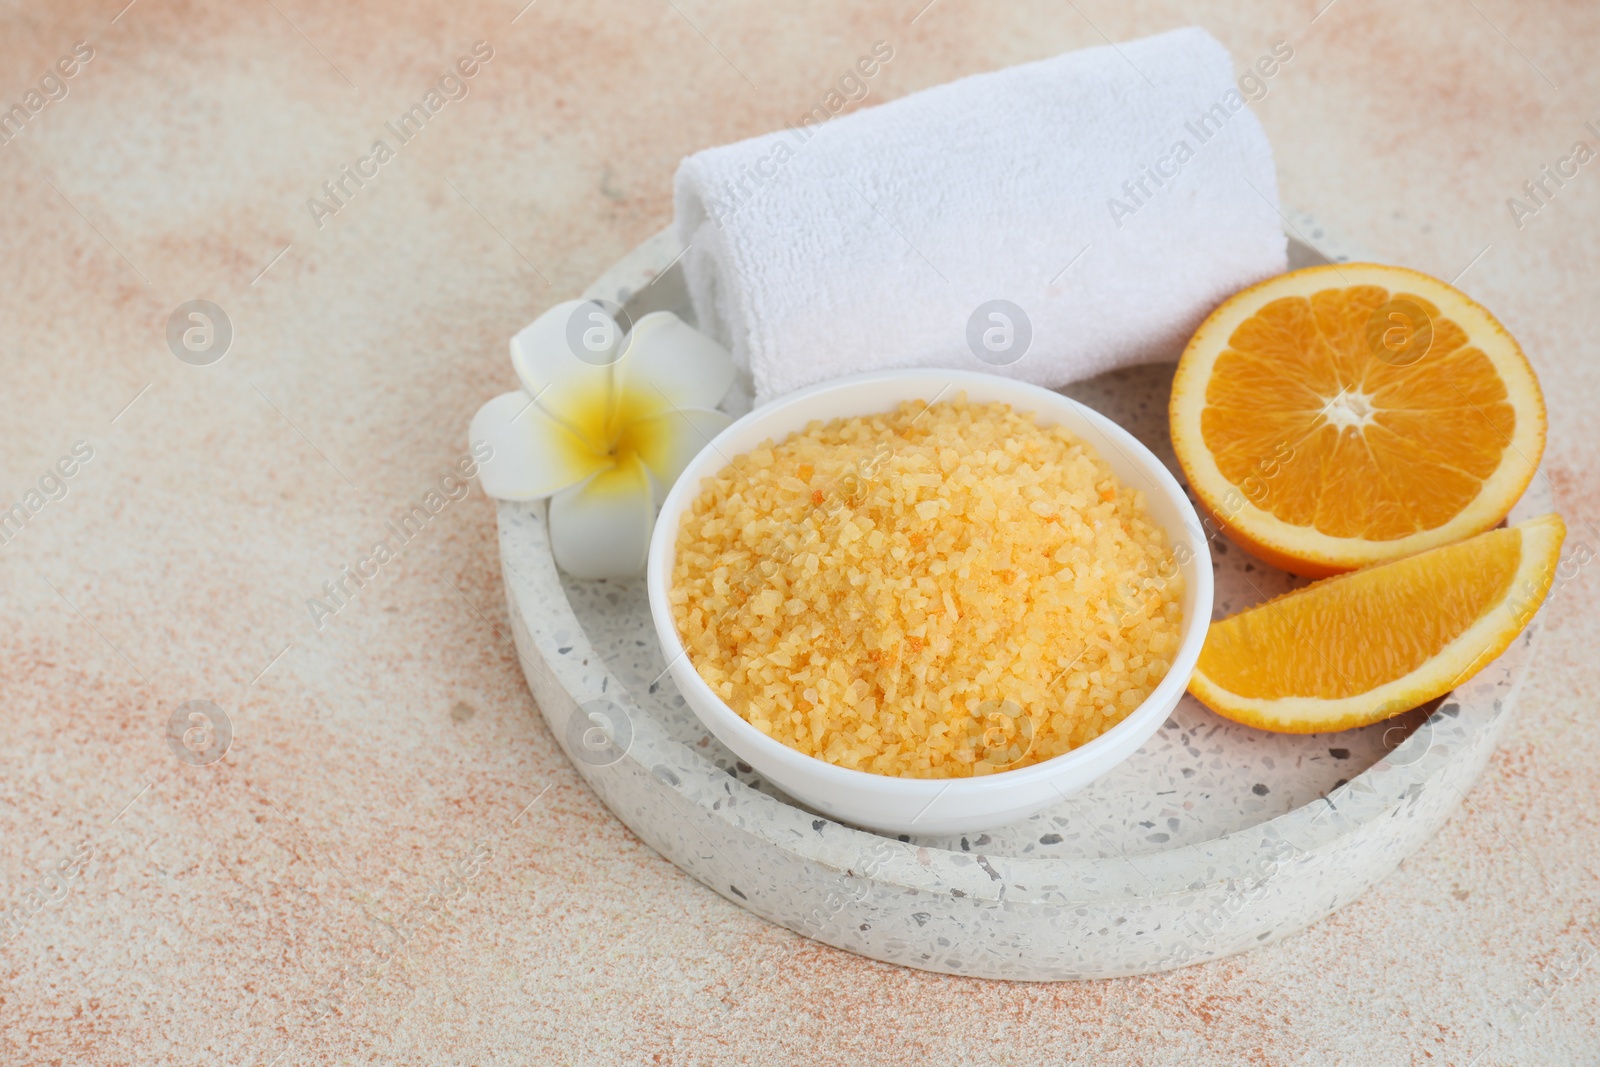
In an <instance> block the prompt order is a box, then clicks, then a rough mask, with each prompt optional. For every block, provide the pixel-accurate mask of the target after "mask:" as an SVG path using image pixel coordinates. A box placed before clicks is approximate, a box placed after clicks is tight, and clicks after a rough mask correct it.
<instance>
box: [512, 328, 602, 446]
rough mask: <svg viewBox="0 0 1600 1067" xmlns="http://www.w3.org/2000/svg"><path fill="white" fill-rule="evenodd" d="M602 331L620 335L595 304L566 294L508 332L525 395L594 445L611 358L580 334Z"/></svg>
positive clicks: (597, 440)
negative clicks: (513, 333)
mask: <svg viewBox="0 0 1600 1067" xmlns="http://www.w3.org/2000/svg"><path fill="white" fill-rule="evenodd" d="M595 316H598V318H595ZM608 332H609V333H612V334H613V335H614V336H616V337H618V338H619V339H620V337H621V334H620V332H619V331H617V330H616V323H615V322H613V321H612V319H611V317H610V316H609V315H607V314H606V312H605V310H604V309H603V308H601V307H600V305H599V304H596V303H593V302H591V301H584V300H567V301H564V302H562V303H560V304H557V305H556V306H555V307H553V308H551V309H550V310H548V311H546V312H545V313H544V314H543V315H540V316H539V317H538V318H537V319H535V320H533V322H532V323H530V324H529V325H527V326H524V327H523V328H522V329H521V330H520V331H519V332H518V333H517V335H516V336H515V337H513V338H511V365H512V366H513V367H515V368H516V371H517V377H518V378H520V379H522V387H523V388H524V389H526V390H527V391H528V395H530V396H533V397H536V398H537V399H538V401H539V406H540V407H542V408H544V409H545V410H546V411H548V412H550V413H551V414H552V415H554V416H555V417H556V418H557V419H559V420H560V421H562V422H564V423H566V424H567V425H568V426H570V427H571V428H572V429H573V430H574V431H575V432H577V433H578V434H579V435H581V436H583V437H585V438H586V439H588V440H589V441H590V443H591V444H593V445H594V446H595V447H596V448H597V449H600V450H603V449H604V446H605V444H606V441H605V437H604V435H605V420H606V412H607V409H608V406H609V404H610V402H611V394H612V389H611V386H612V382H613V379H614V373H615V368H614V364H615V363H616V362H617V360H616V359H614V358H612V356H611V355H610V354H609V353H608V352H606V351H605V350H603V349H602V350H601V351H599V352H597V353H591V352H590V351H589V349H588V348H586V347H585V345H584V337H585V335H586V334H588V335H591V336H596V337H599V336H603V335H605V334H607V333H608ZM580 351H581V352H582V353H583V355H582V357H581V358H580V355H579V353H580Z"/></svg>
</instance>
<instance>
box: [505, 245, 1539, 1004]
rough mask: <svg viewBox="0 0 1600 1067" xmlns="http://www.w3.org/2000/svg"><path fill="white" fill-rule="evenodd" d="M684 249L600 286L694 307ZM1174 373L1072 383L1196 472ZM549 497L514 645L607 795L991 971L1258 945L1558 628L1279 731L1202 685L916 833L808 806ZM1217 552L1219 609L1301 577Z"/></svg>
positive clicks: (660, 834) (518, 603)
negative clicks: (717, 721) (1212, 702)
mask: <svg viewBox="0 0 1600 1067" xmlns="http://www.w3.org/2000/svg"><path fill="white" fill-rule="evenodd" d="M1291 218H1293V219H1294V220H1295V221H1294V222H1292V223H1291V225H1292V226H1293V228H1294V229H1295V230H1297V231H1301V232H1304V233H1305V235H1306V238H1307V239H1308V240H1314V241H1317V242H1318V243H1317V247H1316V251H1313V249H1312V248H1311V247H1309V246H1308V245H1306V244H1305V243H1304V242H1302V241H1300V240H1299V239H1298V238H1297V239H1295V240H1294V242H1293V243H1294V247H1293V250H1292V252H1293V254H1292V255H1291V265H1292V266H1293V265H1299V264H1303V263H1309V262H1312V261H1316V262H1327V261H1328V259H1329V258H1331V259H1333V260H1334V261H1342V260H1344V259H1347V258H1350V256H1349V254H1348V252H1347V250H1346V249H1344V248H1343V247H1342V246H1341V245H1340V244H1339V243H1338V240H1337V238H1335V237H1334V236H1332V235H1329V234H1325V233H1324V230H1323V228H1322V227H1321V226H1319V225H1318V224H1317V223H1316V222H1315V220H1314V219H1312V218H1311V217H1310V216H1308V215H1305V214H1303V213H1294V214H1292V215H1291ZM680 251H681V250H680V249H679V248H678V247H677V246H676V244H675V243H674V242H673V241H672V239H671V238H670V236H669V235H667V234H662V235H658V236H657V237H655V238H652V239H651V240H649V241H646V242H645V243H644V244H642V245H641V246H640V247H639V248H637V249H635V250H634V251H633V252H631V253H629V255H627V256H625V257H623V259H622V260H621V261H620V262H619V263H618V264H616V265H614V266H613V267H612V268H610V269H608V270H607V271H606V272H605V274H604V275H603V276H602V277H601V278H600V280H599V281H597V282H596V283H595V284H594V285H592V286H590V288H589V289H588V290H587V295H588V296H591V297H595V298H604V299H606V300H611V301H615V302H617V303H619V304H622V305H623V306H624V307H627V308H628V310H629V311H630V312H631V313H633V314H634V315H635V317H637V315H638V314H640V313H642V311H643V309H644V308H643V307H642V306H641V305H648V307H649V308H650V309H652V310H653V309H656V308H663V307H664V308H666V309H668V310H672V311H675V312H677V313H679V314H680V315H683V316H684V317H686V318H689V319H690V320H691V321H692V318H693V316H692V313H691V312H690V311H689V310H688V308H687V306H686V305H685V304H684V302H683V292H684V289H683V280H682V277H681V273H680V271H679V269H678V268H677V267H676V266H675V265H674V264H676V262H677V260H678V258H679V252H680ZM1318 253H1321V254H1318ZM1172 371H1173V365H1172V364H1170V363H1166V364H1157V365H1152V366H1147V367H1136V368H1130V369H1128V370H1125V371H1119V372H1116V373H1113V374H1109V375H1105V376H1102V377H1100V378H1096V379H1092V380H1090V381H1087V382H1083V383H1080V384H1079V385H1077V386H1074V387H1069V388H1068V389H1067V390H1066V391H1067V392H1069V393H1070V394H1072V395H1073V396H1074V397H1076V398H1077V399H1079V400H1081V401H1083V402H1085V403H1087V404H1089V405H1090V406H1091V407H1094V408H1096V409H1097V410H1099V411H1101V412H1103V413H1104V414H1107V415H1109V416H1111V417H1112V418H1113V419H1115V420H1116V421H1117V422H1118V423H1120V424H1121V425H1123V426H1124V427H1126V428H1127V429H1129V430H1130V431H1131V432H1133V433H1134V435H1135V436H1137V437H1139V438H1140V440H1142V441H1143V442H1144V443H1145V444H1146V445H1148V446H1149V447H1150V448H1152V449H1153V450H1154V451H1155V452H1156V454H1157V455H1158V456H1160V457H1161V458H1162V459H1163V460H1164V461H1165V462H1167V464H1168V465H1169V466H1170V467H1171V468H1172V469H1174V470H1176V469H1177V464H1176V461H1175V459H1174V457H1173V456H1172V447H1171V440H1170V438H1169V437H1168V435H1167V431H1166V398H1167V396H1168V394H1169V393H1170V392H1171V378H1172ZM733 404H734V405H735V407H736V408H742V407H743V405H744V400H743V396H742V395H741V394H739V393H737V392H736V393H735V396H734V397H733ZM1550 496H1551V494H1550V492H1549V489H1548V488H1547V487H1546V483H1545V482H1543V481H1540V482H1537V483H1536V484H1535V486H1534V488H1533V490H1532V491H1531V492H1529V493H1528V494H1527V495H1526V496H1525V498H1524V499H1523V500H1522V501H1521V502H1520V503H1519V505H1518V508H1517V511H1516V512H1515V513H1514V514H1513V516H1512V518H1513V520H1516V519H1520V518H1524V517H1531V516H1533V515H1539V514H1543V513H1544V512H1546V511H1548V510H1550V506H1551V500H1550ZM544 510H545V509H544V505H543V503H536V504H510V503H502V504H501V505H499V514H500V527H501V534H500V550H501V558H502V560H503V563H504V568H505V574H506V591H507V598H508V604H509V607H510V609H511V612H512V614H513V616H514V626H515V633H516V636H517V647H518V649H519V651H520V653H521V655H522V659H523V663H524V669H525V672H526V674H527V676H528V680H529V684H530V685H531V686H532V687H533V690H534V693H535V695H536V696H537V697H538V699H539V707H540V709H541V710H542V711H543V712H544V715H545V719H546V721H547V722H548V723H549V724H550V727H551V730H552V732H553V733H555V735H556V736H557V737H559V738H561V739H562V741H563V744H564V747H565V748H566V750H567V752H568V755H569V756H570V757H572V759H573V761H574V764H575V766H577V768H578V770H579V772H580V773H582V774H583V776H584V778H585V779H586V780H587V781H588V782H589V784H590V785H591V786H592V787H593V788H594V789H595V791H596V792H597V793H598V794H600V795H601V796H602V797H604V798H605V800H606V803H607V804H608V805H609V806H610V807H611V809H612V810H613V811H614V812H616V813H617V815H618V816H619V817H620V818H621V819H622V820H623V821H624V822H626V823H627V824H628V826H629V828H630V829H632V830H633V831H634V832H635V833H637V834H638V835H639V836H640V837H641V838H643V839H644V840H645V841H646V842H648V843H649V844H650V845H651V846H653V847H654V848H655V849H656V850H657V851H659V852H661V853H662V854H663V855H665V856H667V857H669V858H671V859H672V860H673V862H675V863H677V864H678V865H679V866H680V867H682V868H683V869H684V870H686V871H688V872H689V873H691V874H693V875H694V876H695V877H696V878H698V879H699V880H700V881H702V882H704V883H705V884H706V885H707V886H709V887H711V888H712V889H714V890H716V891H717V892H719V893H721V894H723V895H724V896H726V897H727V898H728V899H730V900H732V901H734V902H735V903H738V904H740V905H742V906H744V907H746V908H748V909H749V910H750V911H752V912H754V913H756V914H757V915H760V916H762V917H764V918H767V919H770V920H772V921H774V922H777V923H780V924H781V925H783V926H786V927H788V928H789V929H791V930H794V931H796V932H798V933H803V934H806V935H808V936H811V937H815V938H817V939H818V940H821V941H824V942H826V943H828V944H830V945H834V946H837V947H839V948H846V949H850V950H851V951H854V952H859V953H862V954H863V955H867V956H871V957H873V958H875V959H880V960H884V961H886V962H890V963H900V964H906V965H909V966H915V967H922V968H926V969H928V970H934V971H945V972H949V973H952V974H961V975H968V976H972V977H982V978H1009V979H1024V980H1038V981H1049V980H1061V979H1073V978H1105V977H1116V976H1121V975H1129V974H1143V973H1148V972H1152V971H1160V970H1165V969H1168V968H1172V967H1179V966H1184V965H1188V964H1193V963H1200V962H1205V961H1207V960H1211V959H1215V958H1218V957H1220V956H1226V955H1229V954H1232V953H1235V952H1240V951H1244V950H1247V949H1251V948H1256V947H1258V946H1260V945H1262V944H1265V943H1267V942H1269V941H1271V940H1273V939H1275V938H1278V937H1282V936H1284V935H1285V934H1289V933H1293V932H1295V931H1297V930H1299V929H1301V928H1303V927H1304V926H1306V925H1308V924H1309V923H1312V922H1315V921H1316V920H1318V919H1320V918H1322V917H1323V916H1325V915H1326V914H1328V913H1329V912H1330V911H1332V910H1333V909H1335V908H1337V907H1339V906H1340V905H1343V904H1345V903H1348V902H1349V901H1350V900H1352V899H1354V898H1355V897H1356V896H1358V895H1359V894H1360V893H1362V892H1363V891H1365V890H1366V889H1368V888H1369V887H1370V886H1372V885H1373V884H1374V883H1375V882H1377V881H1378V880H1379V879H1381V878H1383V877H1385V876H1386V875H1388V874H1389V873H1390V872H1391V871H1392V870H1394V868H1395V866H1396V865H1398V864H1399V863H1400V861H1401V860H1403V859H1405V857H1406V856H1408V855H1410V853H1411V852H1412V851H1413V850H1414V849H1416V848H1417V847H1418V846H1419V845H1421V844H1422V842H1423V841H1425V840H1426V839H1427V837H1428V836H1429V835H1430V834H1431V833H1432V832H1433V830H1434V829H1435V828H1437V826H1438V825H1439V823H1440V822H1441V821H1442V820H1443V819H1444V818H1445V817H1446V816H1447V815H1448V814H1449V813H1450V812H1451V811H1453V810H1454V809H1455V808H1456V806H1457V804H1458V803H1459V802H1460V800H1461V798H1462V797H1463V796H1465V794H1466V792H1467V790H1469V789H1471V787H1472V784H1473V782H1474V781H1475V779H1476V777H1477V774H1478V772H1479V771H1480V770H1481V769H1482V768H1483V765H1484V763H1485V761H1486V759H1487V757H1488V753H1489V752H1490V750H1491V749H1492V748H1493V745H1494V741H1495V739H1496V738H1497V737H1498V736H1499V734H1500V732H1501V730H1502V728H1503V727H1504V724H1505V721H1506V717H1507V716H1508V714H1509V713H1510V712H1511V710H1512V707H1513V705H1514V699H1515V695H1516V692H1517V690H1518V688H1519V687H1520V684H1521V682H1522V680H1523V678H1524V677H1525V675H1526V673H1527V670H1528V667H1529V663H1530V661H1531V653H1532V648H1533V644H1534V641H1535V640H1536V638H1537V635H1538V631H1539V629H1540V625H1539V621H1538V620H1537V619H1535V621H1534V623H1533V624H1532V625H1530V626H1529V627H1528V628H1527V630H1525V631H1524V633H1523V636H1522V637H1521V638H1519V639H1518V640H1517V642H1516V643H1515V644H1514V645H1513V646H1512V647H1511V648H1510V649H1508V650H1507V651H1506V652H1505V653H1504V654H1503V655H1502V656H1501V657H1499V658H1498V659H1497V660H1496V661H1495V662H1493V663H1491V664H1490V665H1489V666H1488V667H1487V668H1486V669H1485V670H1484V671H1482V672H1481V673H1480V674H1479V675H1478V676H1477V677H1476V678H1474V679H1472V681H1471V682H1469V683H1468V684H1466V685H1464V686H1462V687H1461V688H1460V689H1459V690H1458V691H1456V692H1454V693H1452V694H1450V695H1448V696H1447V697H1445V698H1442V699H1441V700H1439V701H1436V702H1434V704H1433V705H1432V706H1431V707H1429V708H1427V709H1423V710H1419V711H1418V712H1415V713H1412V714H1410V715H1407V716H1405V717H1402V718H1400V719H1394V720H1390V721H1388V722H1384V723H1379V724H1376V725H1373V726H1369V727H1366V728H1364V729H1359V730H1347V731H1343V732H1341V733H1337V734H1311V735H1305V736H1291V735H1283V734H1269V733H1265V732H1263V731H1259V730H1252V729H1249V728H1247V727H1243V726H1239V725H1238V724H1236V723H1231V722H1228V721H1227V720H1224V719H1221V718H1220V717H1218V716H1215V715H1213V714H1211V713H1210V712H1209V711H1207V710H1206V709H1205V708H1204V706H1202V705H1201V704H1200V703H1199V702H1198V701H1196V700H1195V699H1194V698H1193V697H1190V696H1188V695H1185V696H1184V698H1183V700H1182V701H1181V702H1180V704H1179V705H1178V707H1177V708H1176V709H1175V710H1174V712H1173V714H1172V716H1171V717H1170V718H1169V719H1168V720H1167V722H1166V723H1165V725H1164V726H1163V727H1162V728H1161V729H1160V730H1158V731H1157V732H1156V734H1155V735H1154V736H1153V737H1152V738H1151V739H1150V741H1148V742H1146V744H1145V745H1144V746H1143V747H1142V748H1141V749H1140V750H1139V751H1138V752H1137V753H1135V754H1134V755H1133V756H1132V757H1131V758H1129V759H1128V760H1127V761H1126V762H1125V763H1123V764H1121V765H1120V766H1118V767H1117V768H1116V769H1115V770H1114V771H1112V772H1111V773H1110V774H1107V775H1106V776H1105V777H1103V778H1101V779H1100V780H1098V781H1096V782H1095V783H1093V784H1092V785H1090V786H1089V787H1088V788H1086V789H1084V790H1082V791H1080V792H1077V793H1074V794H1073V795H1072V796H1071V797H1068V798H1065V799H1063V801H1062V802H1061V803H1060V804H1059V805H1057V806H1055V807H1053V808H1049V809H1047V810H1045V811H1043V812H1040V813H1038V814H1037V815H1034V816H1031V817H1030V818H1027V819H1024V820H1022V821H1020V822H1017V823H1015V824H1012V825H1007V826H996V827H994V828H992V829H990V830H988V831H985V832H980V833H972V834H967V835H958V836H953V837H915V836H911V837H901V838H899V839H898V840H897V839H895V838H893V837H884V836H879V835H875V834H872V833H868V832H864V831H861V830H858V829H854V828H852V827H849V826H845V825H842V824H839V823H837V822H834V821H833V820H831V819H827V818H823V817H821V816H819V815H818V814H817V813H815V812H812V811H810V810H807V809H805V808H803V807H801V806H799V805H797V804H796V803H795V802H794V801H793V800H791V799H790V798H788V797H786V796H784V795H783V794H782V793H781V792H780V791H778V790H777V789H775V788H774V787H772V786H771V785H769V784H768V783H766V782H765V781H763V780H762V779H761V778H760V776H759V775H757V774H755V773H753V772H752V771H751V770H750V768H749V767H748V766H746V765H745V764H743V763H741V762H739V761H737V760H736V759H735V758H734V756H733V754H732V753H730V752H728V751H727V750H726V749H725V748H723V747H722V745H720V744H719V743H718V742H717V740H716V739H715V738H714V737H712V736H711V735H710V733H709V732H708V731H707V730H705V729H704V727H703V726H702V725H701V724H700V722H699V720H698V719H697V718H696V717H695V716H694V713H693V712H692V711H690V710H689V708H688V706H687V704H686V703H685V701H684V700H683V697H682V696H681V695H679V693H678V690H677V687H676V686H675V685H674V683H673V680H672V677H671V676H670V675H669V674H668V673H667V671H666V662H665V659H664V657H663V655H662V653H661V649H660V647H659V644H658V643H657V641H656V639H655V626H654V623H653V621H652V620H651V618H650V610H649V604H648V600H647V597H646V594H645V588H644V583H643V581H642V579H641V580H636V581H628V582H618V581H609V582H607V581H582V580H578V579H572V578H568V577H566V576H563V575H560V574H559V573H558V572H557V571H556V569H555V566H554V563H553V560H552V559H551V556H550V549H549V541H548V533H547V527H546V525H545V520H544ZM1212 567H1213V570H1214V572H1215V575H1216V607H1215V611H1216V617H1218V618H1221V617H1224V616H1227V615H1231V614H1234V613H1236V612H1238V611H1241V610H1243V609H1245V608H1248V607H1251V606H1253V605H1254V604H1257V603H1260V602H1261V601H1262V600H1264V599H1267V598H1269V597H1272V596H1276V595H1278V594H1280V593H1283V592H1286V591H1288V590H1289V589H1292V588H1294V587H1296V586H1297V585H1303V584H1305V583H1304V582H1303V581H1299V580H1297V579H1294V578H1292V577H1291V576H1289V575H1287V574H1284V573H1282V572H1281V571H1276V570H1274V569H1273V568H1271V567H1267V566H1266V565H1264V564H1262V563H1260V562H1259V561H1256V560H1253V559H1252V558H1250V557H1249V556H1246V555H1245V554H1243V553H1241V552H1240V551H1239V550H1238V549H1237V548H1236V547H1231V546H1230V545H1229V544H1228V543H1227V541H1226V539H1225V538H1221V537H1216V538H1213V539H1212ZM1430 713H1431V714H1430ZM1413 735H1415V736H1413Z"/></svg>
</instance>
